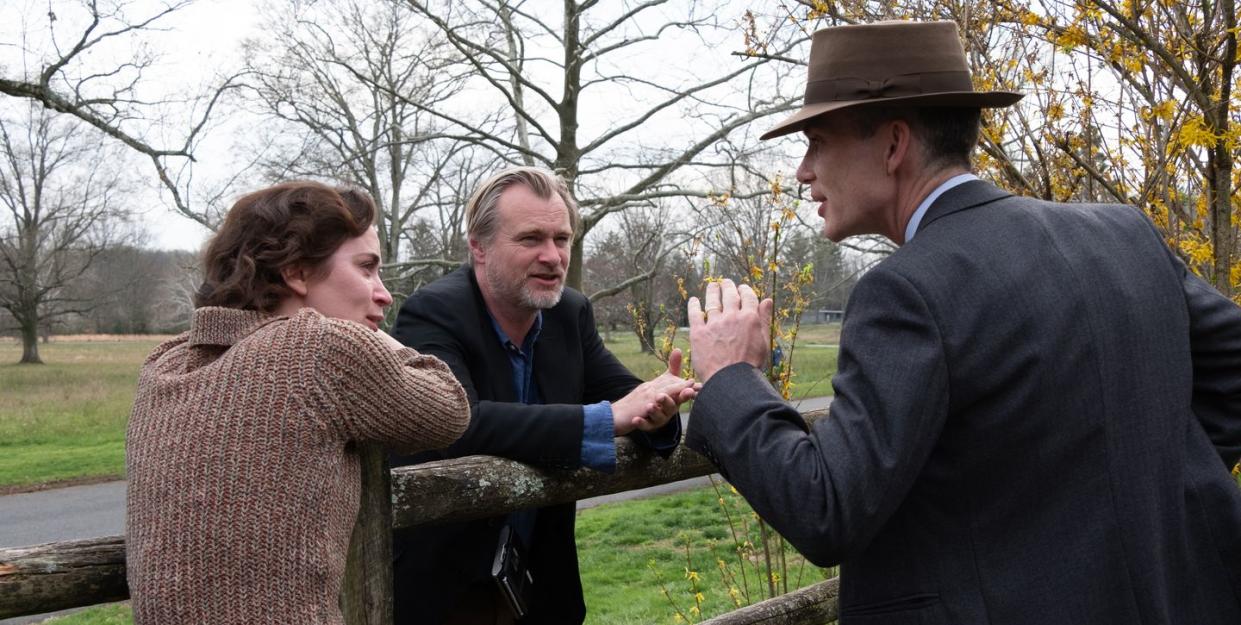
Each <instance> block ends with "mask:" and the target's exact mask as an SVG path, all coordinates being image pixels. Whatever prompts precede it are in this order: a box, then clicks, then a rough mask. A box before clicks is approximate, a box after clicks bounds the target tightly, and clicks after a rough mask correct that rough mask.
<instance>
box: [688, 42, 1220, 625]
mask: <svg viewBox="0 0 1241 625" xmlns="http://www.w3.org/2000/svg"><path fill="white" fill-rule="evenodd" d="M1019 98H1020V96H1019V95H1018V94H1013V93H1002V92H992V93H979V92H975V91H973V89H972V87H971V84H970V78H969V73H968V70H967V68H966V63H965V57H964V53H963V51H962V49H961V44H960V42H959V39H958V36H957V31H956V27H955V25H954V24H952V23H947V22H938V23H910V22H905V23H880V24H870V25H861V26H846V27H841V28H832V29H827V30H823V31H820V32H818V33H816V34H815V36H814V40H813V44H812V48H811V59H810V68H809V82H808V84H807V87H806V100H805V106H804V107H803V108H802V109H801V110H800V111H798V112H797V113H796V114H794V115H793V116H792V117H790V118H788V119H787V120H785V121H783V122H782V123H780V124H779V125H777V126H776V127H775V128H774V129H773V130H771V131H770V132H768V133H767V134H766V135H765V137H767V138H770V137H776V136H780V135H784V134H788V133H791V132H795V131H802V132H803V133H805V135H806V138H807V140H808V142H809V145H808V147H807V149H806V156H805V158H804V160H803V161H802V163H801V166H800V167H799V168H798V171H797V177H798V180H800V181H801V182H802V183H803V184H806V185H808V186H809V188H810V194H811V197H812V198H813V199H814V200H815V201H817V202H821V204H820V206H819V214H820V215H822V216H823V218H824V228H823V229H824V233H825V235H826V236H827V237H828V238H830V239H832V240H836V241H838V240H840V239H842V238H844V237H847V236H851V235H857V234H867V233H874V234H882V235H885V236H887V237H888V238H890V239H891V240H892V241H894V242H895V243H897V244H898V245H900V246H901V247H900V248H899V249H898V250H897V251H896V252H895V253H893V254H892V255H891V256H890V257H888V258H887V259H885V260H884V261H883V262H881V263H880V264H879V265H877V266H876V267H875V268H874V269H872V270H870V271H869V272H868V273H867V274H866V275H865V276H863V277H862V279H861V280H860V281H859V282H858V284H857V286H856V287H855V289H854V291H853V295H852V297H851V300H850V302H849V305H848V308H847V310H846V314H845V322H844V327H843V329H842V333H841V338H840V355H839V368H838V373H837V375H836V376H835V377H834V378H833V381H832V386H833V387H834V389H835V394H836V399H835V401H834V402H833V403H832V406H831V415H830V416H829V417H827V418H824V419H820V420H819V421H817V422H816V423H815V424H814V425H813V427H808V426H807V425H806V423H805V422H804V421H803V420H802V418H801V416H800V415H799V414H798V412H797V411H796V410H794V409H793V408H792V407H791V406H789V405H788V404H787V403H785V402H784V401H782V400H781V398H780V396H779V395H778V394H776V393H775V392H774V391H773V390H772V389H771V387H770V386H769V385H768V384H767V383H766V381H765V380H764V378H763V376H762V374H761V373H760V372H759V368H760V367H761V366H762V365H763V364H764V363H765V362H766V361H767V358H768V345H769V344H768V333H767V331H766V329H765V328H766V323H767V321H766V320H767V314H768V313H769V312H770V308H771V302H770V300H765V301H762V302H760V301H758V298H757V297H756V296H755V294H754V292H753V291H752V290H751V289H750V288H749V287H748V286H744V285H743V286H741V287H740V288H738V287H736V286H734V285H733V283H732V282H731V281H727V280H725V281H723V283H722V284H719V285H711V286H709V287H708V288H707V291H706V296H705V298H704V301H703V303H700V302H699V300H698V299H697V298H691V299H690V302H689V319H690V342H691V344H692V347H693V362H694V369H695V371H696V372H697V376H698V379H699V380H703V381H704V382H705V384H704V386H703V388H702V391H701V393H700V394H699V396H698V399H697V401H696V403H695V405H694V408H693V411H692V413H691V416H690V424H689V428H688V432H687V434H686V443H687V444H688V445H689V446H690V447H692V448H693V449H696V450H698V451H700V452H702V453H703V454H704V455H706V456H707V457H708V458H709V459H711V461H712V462H713V463H715V464H716V465H717V466H718V467H719V469H720V472H721V473H722V474H723V475H724V476H725V477H727V478H728V479H729V480H731V481H732V483H733V484H734V485H735V486H736V487H737V489H738V490H739V491H740V492H741V493H742V494H743V495H745V497H746V498H747V499H748V500H749V502H750V503H751V504H752V505H753V506H754V508H755V509H756V510H757V511H758V512H759V514H761V515H762V516H763V517H764V518H766V519H767V520H768V521H770V522H771V524H772V525H773V526H774V527H775V528H776V529H777V530H779V531H780V532H781V533H782V534H783V535H784V536H785V537H786V538H787V539H788V540H789V541H790V542H792V543H793V544H794V545H795V546H797V548H798V549H800V550H801V551H802V553H804V554H805V555H806V556H807V557H808V558H810V560H811V561H813V562H815V563H816V564H819V565H830V564H836V563H843V573H842V581H841V588H840V614H841V622H842V623H844V624H845V625H851V624H862V623H865V624H867V625H881V624H898V623H900V624H912V623H919V624H923V625H926V624H937V623H954V624H980V623H997V624H1005V625H1021V624H1026V623H1030V624H1033V623H1090V624H1098V623H1126V624H1130V623H1144V624H1151V623H1167V624H1171V623H1194V624H1197V625H1202V624H1220V625H1223V624H1231V625H1236V624H1237V623H1241V489H1238V488H1237V484H1236V483H1235V482H1234V480H1233V478H1232V477H1231V476H1230V475H1229V471H1228V470H1229V468H1230V467H1232V466H1234V464H1235V463H1236V462H1237V460H1238V458H1239V457H1241V309H1238V307H1237V306H1236V305H1234V304H1233V303H1232V302H1230V301H1229V300H1228V299H1226V298H1224V297H1223V296H1221V295H1220V294H1219V293H1218V292H1216V291H1215V290H1214V289H1212V288H1211V287H1210V286H1209V285H1207V284H1206V283H1205V282H1203V281H1202V280H1200V279H1199V278H1197V277H1195V276H1194V275H1193V274H1192V273H1190V272H1189V271H1187V270H1186V268H1185V266H1184V265H1183V264H1182V263H1181V262H1180V261H1179V260H1178V259H1177V258H1176V257H1175V256H1174V255H1172V254H1171V253H1170V252H1169V250H1168V248H1167V247H1166V246H1165V245H1164V242H1163V240H1162V238H1161V236H1160V234H1159V233H1158V232H1157V231H1156V230H1155V228H1154V227H1153V226H1152V225H1151V223H1150V222H1149V221H1148V220H1147V219H1146V218H1145V217H1144V216H1143V214H1142V213H1141V212H1140V211H1138V210H1135V209H1134V208H1132V207H1127V206H1105V205H1082V204H1056V203H1051V202H1043V201H1037V200H1033V199H1027V198H1021V197H1015V196H1013V195H1010V194H1008V193H1006V192H1004V191H1001V190H1000V189H998V188H996V187H994V186H992V185H990V184H988V183H986V182H983V181H981V180H978V179H977V178H975V177H974V176H972V175H970V174H969V157H970V151H971V149H972V148H973V146H974V144H975V143H976V141H977V138H978V133H979V119H980V109H981V108H983V107H992V106H1007V105H1011V104H1013V103H1014V102H1016V101H1017V100H1018V99H1019ZM703 304H705V313H704V310H703Z"/></svg>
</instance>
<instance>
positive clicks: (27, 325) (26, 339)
mask: <svg viewBox="0 0 1241 625" xmlns="http://www.w3.org/2000/svg"><path fill="white" fill-rule="evenodd" d="M21 325H22V359H21V364H23V365H41V364H43V359H41V358H39V323H38V317H35V316H29V317H28V316H26V315H22V321H21Z"/></svg>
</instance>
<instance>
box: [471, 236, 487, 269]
mask: <svg viewBox="0 0 1241 625" xmlns="http://www.w3.org/2000/svg"><path fill="white" fill-rule="evenodd" d="M470 258H472V259H473V261H474V265H476V266H477V265H482V264H484V263H486V261H487V251H486V250H485V249H484V248H483V243H482V241H479V240H478V239H477V238H475V237H470Z"/></svg>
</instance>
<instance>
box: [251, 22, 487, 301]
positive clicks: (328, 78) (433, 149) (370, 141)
mask: <svg viewBox="0 0 1241 625" xmlns="http://www.w3.org/2000/svg"><path fill="white" fill-rule="evenodd" d="M265 22H266V28H265V32H264V36H263V37H262V38H256V39H253V40H251V41H250V42H248V44H247V47H246V71H245V75H246V77H245V83H244V84H245V91H246V92H247V93H250V94H252V95H253V96H254V98H253V104H255V105H257V107H256V110H255V111H254V112H255V113H257V114H258V115H259V116H260V117H261V118H262V119H263V120H264V127H263V132H262V134H263V138H262V139H261V140H260V141H259V143H261V144H263V146H264V149H265V151H266V154H265V156H264V157H263V159H262V160H261V163H260V165H261V168H262V170H263V173H262V176H263V178H265V179H266V180H267V181H269V182H274V181H278V180H285V179H288V178H290V177H295V178H320V179H324V178H326V179H330V180H334V181H338V182H346V183H350V184H356V185H360V186H361V187H362V188H364V189H365V190H366V191H367V192H368V193H370V195H371V196H372V197H373V198H374V199H375V203H376V207H377V208H378V209H379V214H378V218H377V221H376V226H377V229H378V231H379V240H380V245H381V251H382V254H383V257H384V259H385V260H386V261H387V262H388V264H387V266H386V268H387V271H385V275H384V278H385V280H386V281H387V282H388V283H389V284H390V285H391V286H390V288H392V289H394V292H395V293H396V294H397V297H400V296H401V295H403V294H407V293H408V291H409V290H410V289H409V288H408V287H410V286H412V284H411V282H415V283H416V280H414V279H412V278H415V277H416V274H418V270H419V269H422V268H424V267H426V266H427V265H430V266H432V267H434V269H435V270H436V271H441V272H442V270H443V267H445V266H448V265H451V264H453V261H455V260H458V259H457V258H455V257H454V256H452V255H453V254H456V253H458V252H460V249H459V248H460V245H458V244H456V242H455V241H454V240H452V238H451V237H449V240H447V241H445V240H443V239H442V238H439V237H435V236H431V233H432V232H433V231H436V230H439V231H445V232H453V231H456V232H460V230H461V228H460V220H461V214H460V207H461V206H463V205H464V203H465V198H466V197H467V196H465V195H462V194H461V193H460V186H459V185H457V184H453V183H454V182H458V181H459V180H460V178H461V177H462V176H463V174H468V175H469V176H470V177H471V181H473V179H474V177H477V176H480V175H482V174H483V173H485V172H486V171H487V169H488V168H489V167H490V166H491V165H492V163H493V161H494V155H488V154H485V153H484V154H483V155H482V158H481V159H480V158H479V154H478V152H484V151H482V150H476V147H477V146H476V144H475V143H473V142H471V141H467V140H462V139H463V138H462V137H454V136H450V135H448V134H446V133H445V132H443V131H442V130H441V128H440V127H441V126H444V125H445V124H444V122H443V121H442V120H440V119H438V118H436V117H434V116H432V115H430V114H429V113H426V112H425V110H424V109H425V107H431V106H441V105H443V103H444V101H445V100H446V99H448V98H449V97H451V96H453V95H455V94H457V93H458V92H460V91H461V89H462V86H463V81H464V78H463V74H464V73H466V72H468V68H467V67H466V66H465V65H463V64H462V63H461V62H460V59H459V57H458V55H457V53H456V51H455V50H454V49H453V48H451V47H450V46H448V45H447V44H446V43H444V42H443V41H442V40H440V39H438V38H436V37H432V36H430V34H429V33H428V32H426V30H427V29H426V28H423V27H422V24H421V22H420V20H419V19H418V18H417V16H415V15H414V14H413V13H412V12H411V11H410V10H409V9H408V8H406V7H404V6H401V5H399V4H395V3H383V2H369V1H366V0H331V1H327V2H316V3H312V4H301V3H292V4H287V5H282V6H279V7H278V8H273V9H271V10H270V11H269V12H268V14H267V15H266V18H265ZM397 94H400V95H399V96H398V95H397ZM414 103H417V105H415V104H414ZM459 132H460V131H459ZM465 134H466V138H470V137H473V138H475V139H476V138H477V137H474V133H472V132H470V131H465ZM488 156H490V158H488ZM468 192H469V191H468V190H466V191H465V193H468ZM434 243H440V244H441V245H438V246H437V245H434ZM411 249H415V250H416V251H415V252H414V254H413V255H412V257H411V254H409V253H408V252H409V251H410V250H411ZM419 253H422V254H429V258H428V257H425V256H419V255H418V254H419ZM423 277H426V276H423Z"/></svg>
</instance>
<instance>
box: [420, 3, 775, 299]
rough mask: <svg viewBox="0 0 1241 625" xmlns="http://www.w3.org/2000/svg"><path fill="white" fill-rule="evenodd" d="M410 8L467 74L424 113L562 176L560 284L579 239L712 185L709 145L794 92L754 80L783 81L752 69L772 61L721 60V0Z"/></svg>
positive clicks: (577, 267)
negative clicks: (573, 209) (552, 8)
mask: <svg viewBox="0 0 1241 625" xmlns="http://www.w3.org/2000/svg"><path fill="white" fill-rule="evenodd" d="M407 4H408V6H410V7H411V8H412V9H413V11H414V12H415V14H417V15H418V16H419V17H420V18H421V19H425V20H428V21H429V22H430V23H431V24H433V25H434V27H435V28H436V30H437V31H438V32H437V35H438V36H439V37H443V38H444V39H446V40H447V41H448V42H449V44H451V45H452V46H453V47H454V48H455V49H456V50H457V52H458V54H459V55H460V56H461V57H462V58H463V59H464V61H465V62H466V63H467V68H468V70H469V71H470V73H471V75H472V76H473V77H472V79H471V82H470V83H469V86H468V88H467V89H466V90H465V91H463V92H462V93H461V94H459V96H458V97H455V98H449V99H448V100H447V101H445V102H444V103H442V104H440V103H433V104H431V105H428V106H425V109H426V110H427V111H428V112H429V113H431V114H433V115H435V116H436V117H438V118H439V119H441V120H442V121H443V122H445V123H446V124H447V125H446V129H455V131H456V132H458V133H461V134H471V135H474V134H477V139H476V140H477V141H478V142H479V143H480V144H484V145H487V146H491V149H496V150H497V151H500V152H501V153H502V154H503V156H504V158H505V159H506V160H508V161H509V162H513V163H523V164H528V165H541V166H544V167H547V168H550V169H553V170H555V171H557V172H558V173H560V174H561V175H562V176H564V177H565V178H566V179H567V180H568V181H569V183H570V185H571V188H572V189H573V191H574V194H575V196H576V197H577V198H578V201H579V204H580V205H581V208H582V216H583V223H582V229H581V232H579V233H577V236H576V237H575V240H574V245H573V260H572V262H571V264H570V270H569V278H568V283H569V285H570V286H573V287H576V288H580V287H581V284H582V278H581V271H582V257H583V254H582V252H583V249H584V248H583V241H584V240H585V236H586V235H587V234H588V233H589V232H590V231H591V230H592V229H593V228H594V227H595V226H596V225H598V224H599V223H600V222H601V221H602V220H603V219H604V218H605V217H607V216H608V215H610V214H613V213H615V212H618V211H621V210H625V209H627V208H630V207H633V206H643V205H650V204H651V203H652V202H654V201H656V200H658V199H660V198H668V197H708V196H710V195H712V194H714V193H716V191H715V190H714V189H710V188H705V187H700V186H699V184H700V183H701V180H702V176H701V174H698V175H692V174H691V173H690V172H691V171H697V172H701V171H704V170H710V169H713V168H720V167H727V166H729V161H728V159H721V158H719V157H718V154H717V153H716V152H715V148H716V147H717V146H718V145H719V144H720V143H721V142H722V141H724V140H725V139H727V138H728V137H730V135H732V134H733V133H735V132H742V131H744V132H749V130H750V129H749V125H750V124H751V123H752V122H754V121H756V120H759V119H763V118H764V117H766V116H768V115H772V114H775V113H780V112H784V111H788V110H791V109H792V108H793V107H794V106H795V104H796V102H797V101H798V100H799V99H800V96H798V97H796V98H794V97H783V96H780V97H773V95H774V94H773V93H772V92H771V90H770V89H768V88H766V87H762V88H758V87H756V84H761V83H762V82H763V81H764V80H778V79H779V75H778V72H777V74H770V73H764V72H763V71H761V70H765V69H767V66H768V65H769V59H767V58H746V57H744V56H739V57H730V56H728V55H727V54H726V52H725V51H726V50H728V48H729V42H728V40H729V37H730V36H731V33H732V32H733V29H735V28H736V22H735V21H731V20H730V19H729V16H730V15H731V14H732V13H733V11H731V10H728V9H727V6H728V5H727V4H726V3H709V2H695V1H689V0H685V1H680V2H672V3H669V2H660V1H657V2H643V3H636V4H619V3H600V2H598V1H597V0H586V1H574V0H570V1H567V2H564V3H563V4H562V7H563V10H562V11H561V12H559V13H557V14H551V15H549V14H544V13H540V12H538V9H539V8H540V7H538V6H536V5H535V3H527V2H523V1H516V2H514V1H509V0H474V1H471V2H458V1H455V0H454V1H447V0H408V2H407ZM543 6H544V7H546V6H547V5H543ZM737 17H738V18H740V16H737ZM789 45H790V46H793V45H797V42H794V43H790V44H789ZM704 51H709V53H710V56H706V55H705V54H704ZM652 64H658V65H659V71H658V75H656V73H655V72H653V71H651V69H650V66H651V65H652ZM410 103H411V104H413V105H414V106H420V105H421V104H420V103H419V102H417V101H414V100H410ZM492 122H502V123H492ZM472 140H473V139H472Z"/></svg>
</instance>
